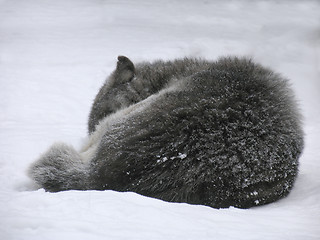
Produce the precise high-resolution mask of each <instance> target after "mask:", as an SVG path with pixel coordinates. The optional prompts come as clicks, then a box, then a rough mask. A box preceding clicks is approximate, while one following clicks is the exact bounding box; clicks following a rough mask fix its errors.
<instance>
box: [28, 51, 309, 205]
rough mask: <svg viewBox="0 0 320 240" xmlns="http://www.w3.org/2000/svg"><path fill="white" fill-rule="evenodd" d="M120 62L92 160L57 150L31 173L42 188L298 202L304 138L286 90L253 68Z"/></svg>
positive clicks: (96, 109) (240, 63) (107, 90)
mask: <svg viewBox="0 0 320 240" xmlns="http://www.w3.org/2000/svg"><path fill="white" fill-rule="evenodd" d="M118 60H119V61H118V64H117V69H116V70H115V71H114V73H113V74H112V75H111V76H110V77H109V78H108V80H107V81H106V83H105V84H104V86H103V87H102V88H101V89H100V91H99V93H98V95H97V97H96V99H95V101H94V104H93V106H92V109H91V113H90V117H89V132H90V133H91V135H90V137H91V139H93V140H91V142H92V144H91V145H90V147H91V149H94V154H92V155H90V156H91V157H90V159H85V160H84V158H83V157H81V156H80V155H81V154H82V153H81V152H80V153H77V152H76V151H75V150H73V149H72V148H71V147H69V146H66V145H63V144H60V145H55V146H53V147H52V149H50V150H49V151H48V152H47V153H45V154H44V155H43V156H42V157H41V158H40V160H38V161H37V162H36V163H34V164H33V165H32V166H31V168H30V171H29V173H30V175H31V177H32V178H33V179H34V180H35V181H36V182H37V183H39V184H40V185H41V186H42V187H44V188H45V189H46V190H48V191H62V190H68V189H81V190H85V189H97V190H104V189H112V190H116V191H133V192H137V193H139V194H142V195H145V196H150V197H155V198H159V199H163V200H166V201H172V202H187V203H191V204H203V205H208V206H211V207H215V208H221V207H229V206H235V207H240V208H248V207H252V206H256V205H262V204H266V203H270V202H273V201H276V200H278V199H280V198H282V197H284V196H286V195H287V194H288V193H289V192H290V190H291V188H292V187H293V184H294V181H295V179H296V176H297V173H298V158H299V156H300V154H301V152H302V149H303V132H302V128H301V122H300V115H299V113H298V111H297V108H296V103H295V100H294V99H293V94H292V91H291V90H290V88H289V87H288V83H287V80H285V79H283V78H282V77H281V76H280V75H278V74H276V73H274V72H273V71H271V70H269V69H267V68H264V67H262V66H261V65H259V64H255V63H253V62H252V61H251V60H249V59H245V58H231V57H230V58H229V57H227V58H221V59H220V60H218V61H216V62H210V61H204V60H197V59H187V58H185V59H180V60H175V61H168V62H163V61H157V62H154V63H141V64H137V65H136V66H134V65H133V63H132V62H131V61H130V60H129V59H128V58H126V57H123V56H121V57H119V58H118ZM99 122H100V124H99ZM99 132H101V136H102V137H101V138H96V137H94V136H96V135H97V134H98V133H99ZM94 144H96V145H97V148H94V147H92V146H93V145H94ZM90 147H89V148H90Z"/></svg>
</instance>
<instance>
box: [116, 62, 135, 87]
mask: <svg viewBox="0 0 320 240" xmlns="http://www.w3.org/2000/svg"><path fill="white" fill-rule="evenodd" d="M134 74H135V68H134V65H133V63H132V62H131V60H130V59H129V58H127V57H125V56H118V62H117V68H116V71H115V77H116V82H117V83H125V82H129V81H131V80H132V78H133V77H134Z"/></svg>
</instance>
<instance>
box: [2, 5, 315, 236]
mask: <svg viewBox="0 0 320 240" xmlns="http://www.w3.org/2000/svg"><path fill="white" fill-rule="evenodd" d="M120 54H121V55H127V56H128V57H130V58H131V59H132V60H133V61H134V62H138V61H142V60H154V59H158V58H160V59H173V58H177V57H184V56H196V57H204V58H208V59H216V58H217V57H218V56H221V55H228V54H229V55H230V54H231V55H247V56H248V55H249V56H252V57H253V58H254V59H255V60H256V61H258V62H260V63H262V64H264V65H266V66H270V67H272V68H273V69H275V70H276V71H278V72H281V73H282V74H283V75H284V76H286V77H288V78H290V79H291V81H292V84H293V88H294V90H295V92H296V94H297V98H298V99H299V103H300V106H301V109H302V111H303V114H304V116H305V119H304V123H305V124H304V125H305V132H306V136H305V140H306V146H305V151H304V154H303V156H302V158H301V165H300V174H299V177H298V180H297V182H296V185H295V188H294V189H293V191H292V193H291V194H290V195H289V196H288V197H287V198H285V199H283V200H281V201H278V202H276V203H273V204H269V205H266V206H263V207H257V208H253V209H249V210H240V209H237V208H229V209H221V210H217V209H211V208H209V207H204V206H193V205H188V204H177V203H167V202H163V201H160V200H156V199H151V198H147V197H143V196H140V195H138V194H135V193H118V192H113V191H104V192H99V191H85V192H81V191H68V192H60V193H47V192H45V191H44V190H43V189H38V190H37V189H35V188H34V187H33V185H32V182H31V180H30V179H28V177H27V176H26V174H25V170H26V168H27V167H28V165H29V164H30V163H32V162H33V161H34V160H35V159H37V158H38V157H39V155H40V154H41V153H42V152H44V151H45V150H46V149H47V148H48V147H49V146H50V145H51V144H52V143H53V142H55V141H64V142H67V143H70V144H72V145H74V146H76V147H79V146H80V145H81V143H82V142H83V140H84V139H85V137H86V135H87V130H86V128H87V127H86V124H87V117H88V114H89V109H90V106H91V103H92V100H93V98H94V97H95V95H96V93H97V91H98V89H99V87H100V86H101V85H102V83H103V81H104V79H105V78H106V76H107V75H108V74H109V73H110V72H111V71H112V70H113V69H114V67H115V64H116V58H117V56H118V55H120ZM319 93H320V2H319V1H311V0H310V1H280V0H279V1H276V0H274V1H271V0H269V1H268V0H265V1H250V0H242V1H222V0H221V1H207V0H203V1H198V0H186V1H177V0H162V1H161V0H159V1H147V0H135V1H122V0H117V1H107V0H105V1H104V0H54V1H52V0H0V97H1V102H0V183H1V184H0V239H3V240H9V239H15V240H16V239H21V240H26V239H41V240H44V239H54V240H55V239H79V240H80V239H91V240H94V239H137V240H138V239H139V240H144V239H184V240H186V239H216V240H219V239H246V240H248V239H260V240H264V239H290V240H295V239H301V240H307V239H320V203H319V202H320V174H319V169H320V153H319V152H320V97H319Z"/></svg>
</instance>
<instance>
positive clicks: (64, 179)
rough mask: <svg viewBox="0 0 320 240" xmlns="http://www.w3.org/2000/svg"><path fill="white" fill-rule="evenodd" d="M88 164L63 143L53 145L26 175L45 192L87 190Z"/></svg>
mask: <svg viewBox="0 0 320 240" xmlns="http://www.w3.org/2000/svg"><path fill="white" fill-rule="evenodd" d="M88 168H89V164H88V163H86V162H84V161H83V160H82V159H81V156H80V155H79V153H78V152H77V151H76V150H75V149H74V148H73V147H71V146H68V145H66V144H64V143H56V144H54V145H53V146H52V147H51V148H50V149H49V150H48V151H47V152H45V153H44V154H43V155H42V156H41V157H40V158H39V159H38V161H36V162H35V163H34V164H32V165H31V166H30V168H29V170H28V175H29V176H30V177H31V178H32V179H33V180H34V181H35V182H36V183H37V184H39V185H40V186H41V187H43V188H44V189H45V190H46V191H50V192H58V191H63V190H70V189H77V190H83V189H87V185H88Z"/></svg>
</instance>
